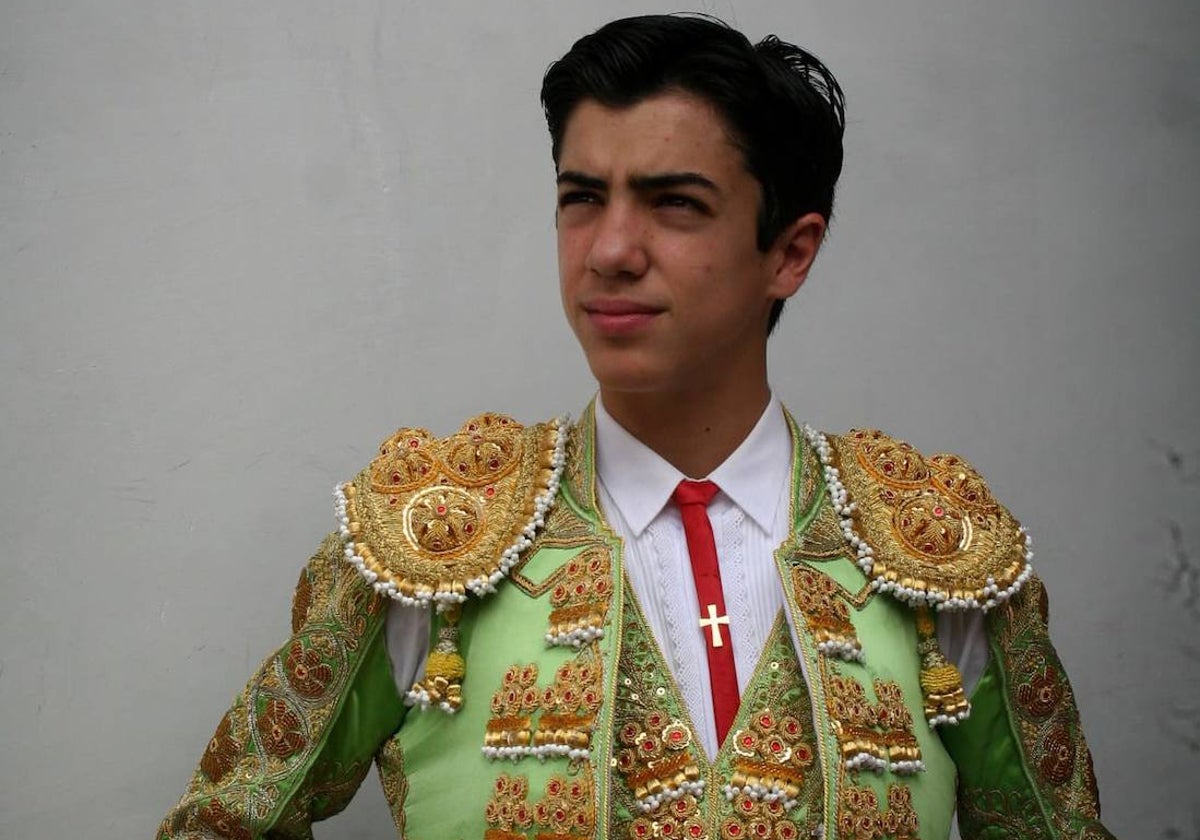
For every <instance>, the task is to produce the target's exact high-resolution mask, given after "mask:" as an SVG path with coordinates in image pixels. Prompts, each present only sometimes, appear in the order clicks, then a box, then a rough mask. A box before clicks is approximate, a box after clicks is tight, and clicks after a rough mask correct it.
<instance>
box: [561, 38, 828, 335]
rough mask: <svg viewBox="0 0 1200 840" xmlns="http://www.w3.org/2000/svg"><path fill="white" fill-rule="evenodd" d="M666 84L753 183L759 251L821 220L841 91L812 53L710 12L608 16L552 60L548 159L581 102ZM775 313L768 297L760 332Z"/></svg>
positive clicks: (629, 95)
mask: <svg viewBox="0 0 1200 840" xmlns="http://www.w3.org/2000/svg"><path fill="white" fill-rule="evenodd" d="M667 90H680V91H684V92H687V93H690V94H693V95H695V96H699V97H701V98H702V99H704V100H706V101H707V102H709V103H710V104H712V105H713V106H714V107H715V108H716V109H717V111H718V113H720V114H721V116H722V117H723V119H724V121H725V123H726V125H727V126H728V129H729V132H730V139H731V140H732V141H733V142H734V144H735V145H737V146H738V147H739V148H740V149H741V151H742V155H743V157H744V159H745V165H746V169H747V170H748V171H749V172H750V174H751V175H753V176H754V177H755V178H756V179H757V180H758V182H759V183H760V184H761V185H762V204H761V206H760V207H759V212H758V231H757V244H758V248H759V250H760V251H766V250H767V249H768V248H770V247H771V245H772V244H773V243H774V241H775V239H776V238H777V237H778V236H779V234H780V232H782V231H783V229H784V228H786V227H787V226H788V225H789V224H791V223H792V222H794V221H795V220H796V219H798V218H800V217H801V216H803V215H804V214H805V213H811V212H814V211H815V212H817V213H820V214H821V215H822V216H824V217H825V220H826V221H827V222H828V221H829V219H830V218H831V216H832V214H833V193H834V185H835V184H836V183H837V179H838V175H839V174H840V173H841V171H842V133H843V131H844V129H845V124H846V118H845V101H844V98H843V96H842V89H841V87H839V86H838V83H837V80H836V79H835V78H834V77H833V74H832V73H830V72H829V70H828V68H826V67H825V65H824V64H822V63H821V62H820V60H819V59H817V57H816V56H814V55H813V54H812V53H809V52H806V51H805V50H803V49H801V48H800V47H797V46H794V45H792V44H789V43H787V42H785V41H781V40H779V39H778V38H776V37H775V36H774V35H768V36H767V37H766V38H764V39H762V40H761V41H759V42H758V43H757V44H751V43H750V41H749V40H748V39H747V38H746V36H745V35H743V34H742V33H740V32H738V31H737V30H735V29H733V28H731V27H730V26H728V25H727V24H725V23H724V22H723V21H720V20H718V19H716V18H713V17H708V16H702V15H646V16H644V17H632V18H625V19H623V20H617V21H613V22H612V23H609V24H607V25H605V26H603V27H602V28H600V29H598V30H596V31H595V32H593V33H592V34H591V35H585V36H584V37H583V38H580V39H579V40H578V41H576V42H575V45H574V46H573V47H571V49H570V51H569V52H567V54H566V55H564V56H563V57H562V58H561V59H559V60H558V61H556V62H554V63H553V64H551V65H550V68H549V69H548V70H547V71H546V76H545V78H544V79H543V80H542V107H543V109H545V112H546V123H547V125H548V126H549V128H550V138H551V154H552V155H553V156H554V163H555V165H557V164H558V162H559V153H560V152H561V151H562V140H563V132H564V131H565V130H566V124H567V119H568V118H569V117H570V115H571V112H572V110H574V108H575V106H576V105H578V104H579V103H580V102H581V101H582V100H584V99H595V100H597V101H598V102H600V103H601V104H603V105H607V106H609V107H623V106H627V105H633V104H635V103H637V102H640V101H641V100H643V99H646V98H647V97H650V96H653V95H654V94H657V93H661V92H663V91H667ZM782 310H783V301H777V302H776V303H775V305H774V306H773V307H772V309H771V317H770V321H769V322H768V331H770V330H773V329H774V328H775V324H776V322H778V320H779V315H780V312H781V311H782Z"/></svg>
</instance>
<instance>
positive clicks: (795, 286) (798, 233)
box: [767, 213, 826, 300]
mask: <svg viewBox="0 0 1200 840" xmlns="http://www.w3.org/2000/svg"><path fill="white" fill-rule="evenodd" d="M825 228H826V223H825V217H824V216H822V215H821V214H820V213H806V214H804V215H803V216H801V217H800V218H799V219H796V221H794V222H792V223H791V224H790V225H788V226H787V227H786V228H784V229H783V230H782V231H780V233H779V236H778V237H776V239H775V244H774V245H772V246H771V252H770V255H769V261H770V270H771V283H770V286H769V287H768V290H767V291H768V293H769V294H770V296H771V297H772V298H774V299H775V300H787V299H788V298H790V297H791V296H792V295H794V294H796V292H798V291H799V290H800V287H801V286H802V285H803V284H804V281H805V280H806V279H807V278H808V270H809V269H810V268H812V264H813V260H815V259H816V258H817V251H819V250H821V243H822V242H824V241H825Z"/></svg>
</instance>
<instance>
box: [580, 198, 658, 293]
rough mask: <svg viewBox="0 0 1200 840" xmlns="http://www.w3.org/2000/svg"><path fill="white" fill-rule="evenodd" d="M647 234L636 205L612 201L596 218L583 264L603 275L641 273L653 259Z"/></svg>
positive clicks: (634, 274)
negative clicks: (647, 247) (647, 245)
mask: <svg viewBox="0 0 1200 840" xmlns="http://www.w3.org/2000/svg"><path fill="white" fill-rule="evenodd" d="M645 237H646V230H645V224H644V222H643V220H642V219H641V218H640V216H639V214H638V213H637V211H636V209H634V208H632V207H629V206H627V205H624V206H623V203H619V202H616V201H610V202H609V203H608V204H607V205H605V206H604V208H603V211H602V212H601V213H600V214H599V215H598V217H597V218H596V223H595V227H594V228H593V236H592V242H591V247H590V248H589V249H588V254H587V259H586V260H585V262H584V267H585V268H587V270H588V271H591V272H593V273H594V274H597V275H599V276H601V277H612V278H626V279H634V278H637V277H641V276H642V275H643V274H645V273H646V269H647V268H648V267H649V263H650V260H649V255H648V254H647V253H646V242H645Z"/></svg>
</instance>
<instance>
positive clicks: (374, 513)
mask: <svg viewBox="0 0 1200 840" xmlns="http://www.w3.org/2000/svg"><path fill="white" fill-rule="evenodd" d="M566 434H567V424H566V423H565V422H564V421H563V420H552V421H550V422H548V423H539V424H537V425H533V426H522V425H520V424H519V423H517V422H516V421H514V420H513V419H512V418H509V417H505V416H503V415H500V414H481V415H480V416H478V417H475V418H473V419H471V420H468V421H467V422H466V423H464V424H463V426H462V428H461V429H459V430H458V432H457V433H455V434H453V435H450V436H449V437H446V438H441V439H437V438H434V437H433V436H431V435H430V434H429V432H427V431H426V430H425V429H411V428H404V429H400V430H399V431H397V432H396V433H395V434H393V435H392V436H391V437H389V438H388V439H387V440H385V441H384V442H383V444H382V445H381V446H380V447H379V456H378V457H376V458H375V460H373V461H372V462H371V463H370V465H369V466H368V467H367V468H366V469H365V470H363V471H362V472H360V473H359V474H358V476H356V477H355V479H354V480H353V481H351V482H348V483H346V484H342V485H339V486H338V487H337V488H336V490H335V491H334V495H335V497H336V499H337V515H338V519H339V524H340V530H341V534H342V539H343V541H344V542H345V546H346V559H347V560H348V561H349V562H351V563H353V564H354V565H355V566H356V567H357V568H358V569H359V571H360V572H361V573H362V575H363V577H365V578H366V580H367V582H368V583H370V584H371V585H372V586H373V587H374V588H375V591H376V592H379V593H380V594H383V595H387V596H389V597H391V598H394V599H396V600H398V601H400V602H402V603H404V604H407V605H416V606H429V604H431V603H437V604H438V605H440V606H443V608H444V606H449V605H452V604H459V603H462V602H463V601H465V600H466V598H467V593H468V592H472V593H474V594H476V595H480V596H482V595H485V594H487V593H488V592H492V591H494V590H495V586H496V584H497V583H498V582H499V581H500V579H501V578H503V577H504V575H505V574H507V572H508V570H509V568H511V567H512V565H513V564H514V563H516V561H517V558H518V557H519V555H520V554H521V552H522V551H524V549H525V548H526V547H528V545H529V544H530V543H531V542H532V540H533V537H534V535H535V534H536V532H537V531H538V529H539V528H541V526H542V524H543V521H544V518H545V515H546V513H547V511H548V510H549V508H550V506H551V505H552V504H553V503H554V498H555V496H556V494H557V492H558V482H559V477H560V475H561V473H562V467H563V463H564V460H565V458H564V448H565V446H566Z"/></svg>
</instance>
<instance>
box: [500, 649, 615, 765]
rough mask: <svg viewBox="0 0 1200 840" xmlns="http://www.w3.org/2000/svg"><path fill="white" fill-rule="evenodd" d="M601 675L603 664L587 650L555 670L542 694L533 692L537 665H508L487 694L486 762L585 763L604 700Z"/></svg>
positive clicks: (594, 654) (538, 691)
mask: <svg viewBox="0 0 1200 840" xmlns="http://www.w3.org/2000/svg"><path fill="white" fill-rule="evenodd" d="M603 675H604V669H603V665H602V662H601V660H600V658H599V657H598V656H597V655H596V653H595V651H594V650H592V649H591V648H589V649H587V650H585V651H584V652H583V653H581V654H580V656H579V657H577V658H576V659H574V660H571V661H568V662H564V663H563V664H562V665H560V666H559V667H558V670H557V671H556V672H555V674H554V682H553V683H551V684H550V685H549V686H546V687H545V688H544V689H539V688H538V687H537V678H538V669H537V666H536V665H532V664H531V665H524V666H520V665H514V666H512V667H511V668H509V669H508V671H507V672H505V675H504V680H503V682H502V683H501V686H500V689H499V690H498V691H497V692H496V693H495V694H493V695H492V717H491V719H490V720H488V723H487V729H486V732H485V734H484V741H483V754H484V755H485V756H487V757H488V758H491V759H500V758H508V759H514V760H515V759H519V758H523V757H525V756H537V757H538V758H542V759H545V758H549V757H551V756H563V757H566V758H568V759H570V760H571V761H583V760H586V759H587V758H588V757H589V756H590V754H591V753H590V745H591V740H592V729H593V728H594V727H595V723H596V714H597V712H599V711H600V704H601V701H602V699H603V681H602V680H603ZM538 713H540V714H538ZM535 714H538V718H537V721H536V723H535V721H534V715H535Z"/></svg>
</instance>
